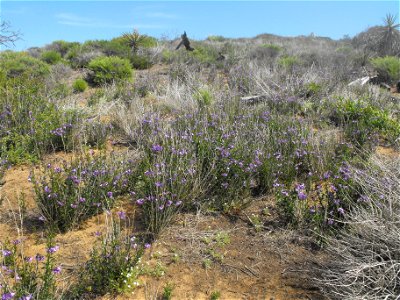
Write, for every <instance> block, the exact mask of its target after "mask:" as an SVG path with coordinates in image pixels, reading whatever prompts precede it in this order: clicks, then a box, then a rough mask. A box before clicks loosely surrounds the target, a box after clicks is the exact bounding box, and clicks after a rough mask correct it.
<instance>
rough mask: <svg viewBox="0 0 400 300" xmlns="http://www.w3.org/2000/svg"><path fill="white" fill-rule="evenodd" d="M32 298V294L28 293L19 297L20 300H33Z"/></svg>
mask: <svg viewBox="0 0 400 300" xmlns="http://www.w3.org/2000/svg"><path fill="white" fill-rule="evenodd" d="M31 299H32V295H31V294H29V295H26V296H22V297H21V298H19V299H18V300H31Z"/></svg>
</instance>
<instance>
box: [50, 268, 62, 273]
mask: <svg viewBox="0 0 400 300" xmlns="http://www.w3.org/2000/svg"><path fill="white" fill-rule="evenodd" d="M52 272H53V273H54V274H60V273H61V267H60V266H58V267H55V268H54V269H53V270H52Z"/></svg>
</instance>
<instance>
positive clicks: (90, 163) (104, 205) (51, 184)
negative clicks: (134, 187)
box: [31, 155, 131, 232]
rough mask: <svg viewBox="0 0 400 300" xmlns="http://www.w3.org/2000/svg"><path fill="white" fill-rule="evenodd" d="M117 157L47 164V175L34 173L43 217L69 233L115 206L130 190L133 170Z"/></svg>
mask: <svg viewBox="0 0 400 300" xmlns="http://www.w3.org/2000/svg"><path fill="white" fill-rule="evenodd" d="M126 164H128V163H127V162H124V161H121V160H118V159H117V158H116V157H113V158H111V159H110V160H107V159H106V158H105V156H104V155H100V156H93V155H87V156H86V157H82V158H80V159H78V160H75V161H73V162H72V163H71V164H67V163H65V162H64V164H63V165H62V166H52V165H50V164H49V165H47V166H46V167H45V168H44V170H43V175H42V176H41V177H40V178H36V177H35V174H32V178H31V180H32V182H33V184H34V189H35V194H36V201H37V204H38V207H39V209H40V212H41V214H42V218H43V220H44V221H45V222H46V223H47V224H48V225H49V226H50V227H52V228H55V229H58V230H60V231H62V232H65V231H67V230H69V229H71V228H72V227H74V226H76V225H78V224H79V223H80V222H81V221H83V220H85V219H87V218H88V217H90V216H93V215H95V214H97V213H99V212H100V211H102V210H104V209H109V208H111V207H112V206H113V205H114V202H115V198H116V197H117V196H119V195H121V194H122V193H124V192H126V189H127V186H128V185H127V182H128V181H127V176H128V174H130V172H131V170H130V169H128V168H125V165H126Z"/></svg>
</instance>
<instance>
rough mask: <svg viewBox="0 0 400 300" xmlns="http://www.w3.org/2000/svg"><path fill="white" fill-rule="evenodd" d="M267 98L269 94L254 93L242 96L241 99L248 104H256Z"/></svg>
mask: <svg viewBox="0 0 400 300" xmlns="http://www.w3.org/2000/svg"><path fill="white" fill-rule="evenodd" d="M266 100H267V95H254V96H246V97H241V98H240V101H242V102H243V103H246V104H256V103H260V102H263V101H266Z"/></svg>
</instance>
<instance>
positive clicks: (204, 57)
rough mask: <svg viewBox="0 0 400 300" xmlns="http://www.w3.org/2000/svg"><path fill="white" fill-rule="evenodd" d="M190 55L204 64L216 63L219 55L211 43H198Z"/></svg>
mask: <svg viewBox="0 0 400 300" xmlns="http://www.w3.org/2000/svg"><path fill="white" fill-rule="evenodd" d="M189 55H190V56H191V57H193V58H195V59H196V60H197V61H199V62H200V63H202V64H215V63H216V61H217V58H218V56H219V55H218V51H217V49H216V48H214V47H211V46H209V45H202V46H201V45H197V46H196V48H195V49H194V51H192V52H190V53H189Z"/></svg>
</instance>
